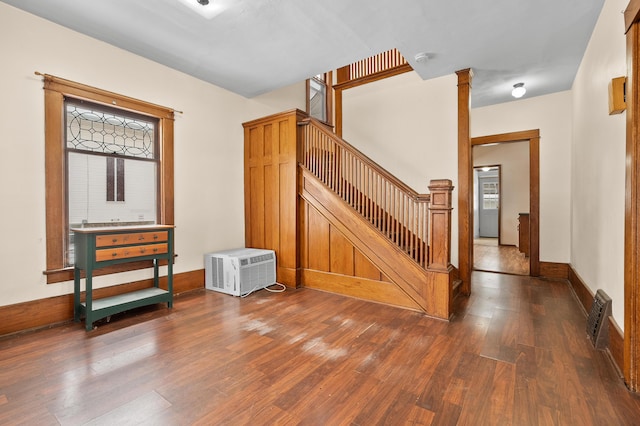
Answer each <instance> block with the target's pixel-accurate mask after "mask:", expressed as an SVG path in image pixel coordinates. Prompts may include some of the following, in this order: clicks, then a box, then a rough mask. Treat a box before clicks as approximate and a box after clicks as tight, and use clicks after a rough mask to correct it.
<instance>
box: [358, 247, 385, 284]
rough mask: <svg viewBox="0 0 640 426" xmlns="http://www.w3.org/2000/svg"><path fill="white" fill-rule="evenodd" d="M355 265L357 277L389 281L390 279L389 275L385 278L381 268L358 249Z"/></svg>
mask: <svg viewBox="0 0 640 426" xmlns="http://www.w3.org/2000/svg"><path fill="white" fill-rule="evenodd" d="M354 267H355V276H356V277H361V278H367V279H370V280H376V281H387V282H389V279H388V278H387V277H384V278H386V279H384V278H383V274H382V273H380V270H379V269H378V268H376V266H375V265H374V264H373V263H371V261H370V260H369V259H367V258H366V257H365V256H364V255H363V254H362V252H360V251H358V250H356V251H355V253H354Z"/></svg>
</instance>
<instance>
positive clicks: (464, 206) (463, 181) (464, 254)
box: [456, 68, 473, 295]
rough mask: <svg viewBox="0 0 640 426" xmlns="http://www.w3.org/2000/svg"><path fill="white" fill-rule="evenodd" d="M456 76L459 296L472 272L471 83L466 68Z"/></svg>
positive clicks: (467, 287) (467, 289)
mask: <svg viewBox="0 0 640 426" xmlns="http://www.w3.org/2000/svg"><path fill="white" fill-rule="evenodd" d="M456 74H457V75H458V270H459V272H460V279H461V280H462V286H461V287H460V292H461V293H462V294H464V295H469V294H470V293H471V269H472V268H473V175H472V173H471V170H472V168H473V157H472V153H471V81H472V80H473V72H472V71H471V69H470V68H467V69H464V70H460V71H456Z"/></svg>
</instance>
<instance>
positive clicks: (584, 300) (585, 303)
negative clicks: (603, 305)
mask: <svg viewBox="0 0 640 426" xmlns="http://www.w3.org/2000/svg"><path fill="white" fill-rule="evenodd" d="M569 284H571V287H572V288H573V291H574V293H575V294H576V296H577V297H578V300H579V301H580V305H581V306H582V308H583V309H584V311H585V314H587V315H588V314H589V312H590V311H591V304H592V303H593V296H594V294H593V293H592V292H591V290H590V289H589V287H587V285H586V284H585V283H584V281H582V278H580V276H579V275H578V273H577V272H576V271H575V270H574V269H573V268H572V267H569Z"/></svg>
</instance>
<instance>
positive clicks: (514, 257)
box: [473, 144, 529, 275]
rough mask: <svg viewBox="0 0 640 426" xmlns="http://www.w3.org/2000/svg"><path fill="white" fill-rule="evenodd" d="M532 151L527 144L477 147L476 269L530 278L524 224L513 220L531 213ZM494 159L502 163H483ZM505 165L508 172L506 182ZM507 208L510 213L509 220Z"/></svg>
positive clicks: (474, 231) (474, 169) (474, 198)
mask: <svg viewBox="0 0 640 426" xmlns="http://www.w3.org/2000/svg"><path fill="white" fill-rule="evenodd" d="M528 150H529V147H528V145H526V144H525V146H517V145H506V146H505V145H502V146H499V145H492V146H490V147H476V148H474V158H475V159H476V160H475V162H474V167H473V226H474V229H473V269H474V270H477V271H490V272H500V273H505V274H513V275H529V253H528V250H525V247H524V242H523V241H521V240H520V239H519V238H518V231H519V228H520V224H519V223H518V222H516V221H515V220H514V218H512V217H511V216H515V212H516V211H519V210H522V211H526V212H528V211H529V199H528V197H529V179H528V173H529V164H528V161H529V156H528ZM487 159H488V160H487ZM494 160H498V161H500V162H501V163H500V164H491V165H490V164H488V163H483V161H494ZM502 163H504V166H505V167H504V168H505V171H506V175H504V179H503V173H502V169H503V167H502V166H503V164H502ZM479 164H480V165H479ZM523 177H524V179H523ZM503 181H506V182H504V185H503ZM504 188H506V190H504V191H503V189H504ZM505 197H506V198H505ZM503 207H506V210H507V214H506V217H505V215H503V213H502V212H503ZM503 229H504V232H502V230H503ZM522 229H523V230H524V227H522ZM503 234H504V236H503ZM503 237H504V238H503ZM503 240H504V241H503ZM527 244H528V243H527Z"/></svg>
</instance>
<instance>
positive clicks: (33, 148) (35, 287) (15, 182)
mask: <svg viewBox="0 0 640 426" xmlns="http://www.w3.org/2000/svg"><path fill="white" fill-rule="evenodd" d="M0 52H2V66H1V67H0V93H2V94H3V102H1V103H0V129H1V130H2V136H1V137H0V147H1V149H2V155H0V181H1V182H3V184H2V185H1V186H0V198H1V199H2V200H3V203H2V206H3V208H2V209H1V210H0V211H1V213H0V214H1V217H0V219H1V220H0V233H1V235H2V236H3V239H4V244H2V245H0V269H1V270H2V280H1V281H0V294H2V297H0V305H10V304H14V303H19V302H24V301H29V300H36V299H41V298H45V297H51V296H56V295H61V294H67V293H72V292H73V284H72V283H71V282H65V283H58V284H46V280H45V277H44V275H43V274H42V271H44V269H45V267H46V262H45V246H46V235H45V215H46V212H45V175H44V93H43V90H42V86H43V84H42V79H41V77H38V76H36V75H34V71H40V72H43V73H48V74H52V75H56V76H59V77H62V78H66V79H69V80H74V81H78V82H80V83H84V84H88V85H90V86H95V87H98V88H100V89H105V90H109V91H113V92H116V93H120V94H123V95H127V96H131V97H134V98H138V99H142V100H145V101H148V102H152V103H156V104H159V105H164V106H167V107H172V108H175V109H177V110H182V111H184V114H176V120H175V220H176V223H175V224H176V252H177V254H178V255H179V257H178V259H177V262H176V265H175V269H174V270H175V272H176V273H179V272H185V271H191V270H196V269H201V268H202V267H203V265H202V255H203V253H206V252H209V251H213V250H220V249H224V248H231V247H236V246H242V245H243V244H244V219H243V217H244V211H243V209H244V199H243V129H242V125H241V124H242V122H244V121H247V120H251V119H254V118H258V117H260V116H263V115H267V114H272V113H276V112H280V111H283V110H287V109H292V108H300V109H304V105H305V95H304V93H305V92H304V82H302V83H299V84H297V85H293V86H290V87H287V88H284V89H282V90H280V91H278V92H276V93H270V94H266V95H263V96H260V97H257V98H254V99H251V100H248V99H245V98H243V97H241V96H238V95H235V94H233V93H231V92H228V91H225V90H223V89H220V88H218V87H216V86H213V85H211V84H208V83H205V82H203V81H200V80H197V79H195V78H192V77H189V76H187V75H186V74H183V73H180V72H178V71H175V70H172V69H170V68H167V67H164V66H161V65H159V64H157V63H155V62H152V61H149V60H147V59H143V58H141V57H139V56H136V55H133V54H131V53H129V52H127V51H124V50H121V49H118V48H115V47H113V46H110V45H108V44H105V43H102V42H99V41H97V40H95V39H92V38H89V37H86V36H83V35H81V34H79V33H76V32H74V31H71V30H68V29H66V28H63V27H61V26H59V25H56V24H53V23H51V22H49V21H46V20H43V19H41V18H38V17H35V16H33V15H30V14H28V13H26V12H23V11H20V10H18V9H15V8H13V7H11V6H8V5H6V4H4V3H0ZM150 276H151V272H150V271H135V272H130V273H124V274H118V275H111V276H106V277H98V278H97V279H96V280H95V283H96V286H98V287H99V286H103V285H107V284H111V283H116V282H117V283H120V282H127V281H132V280H136V279H143V278H148V277H150Z"/></svg>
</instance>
